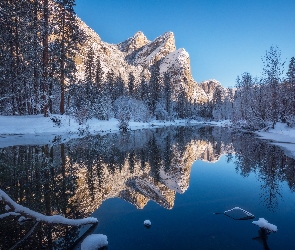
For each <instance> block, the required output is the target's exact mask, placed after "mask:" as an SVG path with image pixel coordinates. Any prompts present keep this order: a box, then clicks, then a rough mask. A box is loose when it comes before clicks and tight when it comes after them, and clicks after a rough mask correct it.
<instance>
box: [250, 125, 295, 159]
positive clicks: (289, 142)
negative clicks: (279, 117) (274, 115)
mask: <svg viewBox="0 0 295 250" xmlns="http://www.w3.org/2000/svg"><path fill="white" fill-rule="evenodd" d="M256 134H257V135H258V136H259V138H261V139H266V140H270V141H271V142H272V143H273V144H275V145H277V146H279V147H281V148H282V149H283V150H284V151H285V152H286V154H287V155H289V156H290V157H292V158H294V157H295V128H290V127H288V126H287V125H286V124H284V123H277V124H276V125H275V127H274V129H269V130H268V131H265V132H256Z"/></svg>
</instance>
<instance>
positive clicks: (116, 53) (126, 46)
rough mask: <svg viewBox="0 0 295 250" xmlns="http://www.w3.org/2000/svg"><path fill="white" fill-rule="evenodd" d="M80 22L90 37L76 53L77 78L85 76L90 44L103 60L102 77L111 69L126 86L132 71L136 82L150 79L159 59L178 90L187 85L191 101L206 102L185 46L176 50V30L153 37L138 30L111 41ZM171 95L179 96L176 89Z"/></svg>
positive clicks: (164, 71)
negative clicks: (151, 39) (103, 38)
mask: <svg viewBox="0 0 295 250" xmlns="http://www.w3.org/2000/svg"><path fill="white" fill-rule="evenodd" d="M81 23H82V24H81V25H80V27H81V28H82V29H83V30H84V32H85V33H86V36H87V38H88V39H87V41H86V42H85V44H84V45H83V46H82V47H81V50H80V54H79V55H77V57H76V60H77V61H78V62H79V63H78V65H77V68H78V74H77V77H78V79H80V80H83V79H84V78H85V62H86V60H87V53H88V51H89V48H92V50H93V52H94V57H95V58H99V60H100V64H101V67H102V71H103V72H102V78H103V81H105V80H106V78H107V73H108V72H112V73H113V74H114V76H115V77H120V78H121V79H122V80H123V81H124V85H125V87H127V86H128V79H129V75H130V74H132V75H133V76H134V77H135V84H136V85H137V84H140V82H141V81H142V78H144V79H145V80H146V81H149V80H150V77H151V75H152V74H153V73H154V70H155V68H156V67H154V66H156V63H158V66H159V68H160V75H161V77H162V78H163V77H164V74H165V73H168V75H169V77H170V81H171V84H172V85H174V86H173V88H174V89H175V91H178V90H180V89H184V90H185V91H186V93H187V97H188V99H189V101H190V102H201V103H204V102H205V101H206V100H207V95H206V94H205V92H204V90H203V89H202V88H201V87H200V86H199V85H198V84H197V83H196V82H195V81H194V79H193V77H192V75H191V69H190V58H189V54H188V53H187V52H186V51H185V49H183V48H180V49H177V50H176V46H175V37H174V34H173V32H165V33H164V34H162V35H160V36H158V37H157V38H155V39H154V40H153V41H149V40H148V39H147V37H146V36H145V35H144V34H143V32H141V31H138V32H136V33H135V34H134V35H133V36H132V37H130V38H128V39H127V40H125V41H123V42H121V43H119V44H109V43H106V42H104V41H102V40H100V37H99V36H98V35H97V34H96V33H95V32H94V31H93V30H91V29H90V28H89V27H88V26H87V25H86V24H85V23H83V22H82V21H81ZM94 68H95V65H94ZM171 98H172V99H173V100H176V99H177V98H178V94H177V92H175V93H173V94H172V97H171Z"/></svg>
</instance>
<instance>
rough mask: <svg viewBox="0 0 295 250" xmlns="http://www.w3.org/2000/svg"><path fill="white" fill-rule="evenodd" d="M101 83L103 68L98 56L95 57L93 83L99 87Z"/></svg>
mask: <svg viewBox="0 0 295 250" xmlns="http://www.w3.org/2000/svg"><path fill="white" fill-rule="evenodd" d="M102 83H103V69H102V67H101V63H100V58H99V57H97V59H96V69H95V85H96V86H97V87H98V88H99V89H100V88H101V87H102Z"/></svg>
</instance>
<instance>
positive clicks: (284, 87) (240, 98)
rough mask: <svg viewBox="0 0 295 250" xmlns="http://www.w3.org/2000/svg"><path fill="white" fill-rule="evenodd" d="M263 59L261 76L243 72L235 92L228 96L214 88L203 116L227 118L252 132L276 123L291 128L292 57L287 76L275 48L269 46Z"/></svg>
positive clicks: (294, 96) (294, 108)
mask: <svg viewBox="0 0 295 250" xmlns="http://www.w3.org/2000/svg"><path fill="white" fill-rule="evenodd" d="M262 59H263V66H264V67H263V74H262V76H261V77H253V76H252V75H251V74H250V73H248V72H245V73H243V74H242V75H241V76H238V77H237V80H236V86H235V89H234V91H233V92H229V93H226V91H225V89H223V88H222V87H221V86H217V88H216V90H215V92H214V96H213V99H212V101H211V102H210V103H209V104H207V106H205V108H206V109H205V110H207V113H206V112H205V113H204V114H205V115H204V116H203V117H207V118H211V119H215V120H221V119H230V120H231V121H232V122H233V123H234V124H235V125H237V126H241V127H244V128H247V129H251V130H256V129H262V128H267V127H274V125H275V124H276V123H277V122H283V123H286V124H287V125H288V126H294V125H295V58H294V57H292V58H291V60H290V63H289V65H288V71H287V74H286V75H284V72H283V71H284V63H283V62H282V61H281V52H280V50H279V49H278V48H277V47H271V48H270V50H269V51H267V52H266V54H265V56H264V57H263V58H262ZM218 87H219V88H218ZM232 93H233V94H232ZM203 109H204V108H203Z"/></svg>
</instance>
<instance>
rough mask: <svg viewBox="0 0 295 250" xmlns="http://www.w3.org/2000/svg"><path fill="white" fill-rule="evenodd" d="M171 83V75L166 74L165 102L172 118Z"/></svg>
mask: <svg viewBox="0 0 295 250" xmlns="http://www.w3.org/2000/svg"><path fill="white" fill-rule="evenodd" d="M171 94H172V93H171V82H170V75H169V73H165V74H164V100H165V109H166V111H167V113H168V116H169V117H170V118H171V115H172V114H171V113H172V112H171Z"/></svg>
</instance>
